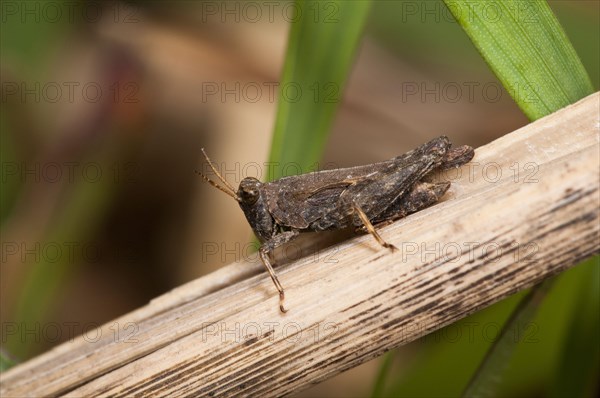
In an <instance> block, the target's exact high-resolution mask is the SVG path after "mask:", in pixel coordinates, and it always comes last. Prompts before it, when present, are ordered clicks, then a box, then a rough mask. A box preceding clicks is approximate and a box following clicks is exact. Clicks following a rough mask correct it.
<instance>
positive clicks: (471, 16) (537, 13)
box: [444, 0, 594, 120]
mask: <svg viewBox="0 0 600 398" xmlns="http://www.w3.org/2000/svg"><path fill="white" fill-rule="evenodd" d="M444 1H445V3H446V5H447V6H448V8H449V9H450V11H451V12H452V14H453V15H454V17H455V18H456V20H457V21H458V23H459V24H460V25H461V26H462V28H463V29H464V30H465V32H466V33H467V35H469V37H470V39H471V41H472V42H473V44H474V45H475V47H477V49H478V50H479V52H480V53H481V55H482V56H483V58H484V59H485V60H486V62H487V63H488V65H489V66H490V68H491V69H492V70H493V71H494V73H495V74H496V76H497V77H498V79H500V81H501V82H502V84H503V85H504V87H505V88H506V90H507V91H508V92H509V93H510V95H511V96H512V97H513V99H514V100H515V102H516V103H517V105H519V107H520V108H521V110H522V111H523V112H524V113H525V115H527V117H528V118H529V119H531V120H535V119H538V118H540V117H543V116H545V115H548V114H550V113H552V112H554V111H556V110H558V109H560V108H563V107H565V106H567V105H569V104H572V103H574V102H576V101H577V100H579V99H581V98H583V97H585V96H586V95H588V94H591V93H592V92H593V91H594V89H593V87H592V83H591V81H590V79H589V77H588V75H587V73H586V71H585V69H584V67H583V65H582V63H581V61H580V60H579V57H578V56H577V54H576V53H575V50H574V49H573V46H572V45H571V43H570V42H569V39H568V38H567V36H566V35H565V33H564V31H563V29H562V27H561V26H560V24H559V22H558V20H557V19H556V17H555V16H554V14H553V13H552V11H551V10H550V7H549V6H548V4H547V3H546V2H545V1H543V0H507V1H493V2H473V1H470V0H458V1H454V0H444Z"/></svg>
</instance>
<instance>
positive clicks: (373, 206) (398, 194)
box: [199, 136, 474, 312]
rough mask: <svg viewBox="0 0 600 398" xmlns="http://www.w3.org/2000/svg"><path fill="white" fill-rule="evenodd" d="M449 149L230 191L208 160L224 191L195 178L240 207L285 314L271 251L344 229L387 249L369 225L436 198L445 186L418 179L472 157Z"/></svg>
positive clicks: (441, 145) (252, 182) (446, 145)
mask: <svg viewBox="0 0 600 398" xmlns="http://www.w3.org/2000/svg"><path fill="white" fill-rule="evenodd" d="M450 146H451V143H450V140H449V139H448V137H444V136H442V137H438V138H436V139H434V140H432V141H430V142H428V143H426V144H424V145H421V146H420V147H418V148H417V149H415V150H412V151H410V152H408V153H406V154H404V155H400V156H398V157H395V158H393V159H390V160H387V161H385V162H380V163H374V164H369V165H365V166H357V167H350V168H345V169H335V170H325V171H317V172H314V173H308V174H301V175H297V176H290V177H284V178H281V179H279V180H275V181H271V182H268V183H262V182H260V181H259V180H257V179H255V178H251V177H248V178H244V179H243V180H242V182H241V183H240V186H239V188H238V189H237V191H236V190H234V188H233V187H232V186H231V185H230V184H229V183H227V182H226V181H225V180H224V179H223V178H222V177H221V175H220V174H219V173H218V172H217V170H216V169H215V168H214V167H213V166H212V163H211V167H212V169H213V171H214V172H215V173H216V174H217V176H219V178H220V179H221V180H222V181H223V183H224V184H225V186H226V187H227V188H224V187H221V186H219V185H218V184H216V183H215V182H213V181H212V180H210V179H208V177H206V176H204V175H202V174H201V173H199V174H201V175H202V177H203V178H204V179H205V180H206V181H208V182H209V183H210V184H212V185H213V186H215V187H217V188H218V189H220V190H222V191H223V192H225V193H227V194H228V195H230V196H232V197H233V198H234V199H235V200H237V201H238V203H239V204H240V207H241V208H242V211H243V212H244V214H245V215H246V219H247V220H248V223H250V226H251V227H252V230H253V231H254V233H255V234H256V236H257V237H258V239H259V240H260V242H261V244H262V245H261V247H260V249H259V252H260V256H261V259H262V261H263V263H264V265H265V267H266V268H267V270H268V271H269V275H270V276H271V279H272V280H273V283H274V284H275V286H276V287H277V290H278V291H279V297H280V309H281V311H282V312H286V310H285V308H284V306H283V301H284V297H285V295H284V290H283V287H282V286H281V283H279V280H278V279H277V276H276V275H275V272H274V271H273V267H272V266H271V259H270V254H271V252H272V251H273V250H274V249H275V248H277V247H278V246H281V245H282V244H284V243H286V242H289V241H290V240H292V239H294V238H295V237H296V236H298V234H299V233H300V232H307V231H325V230H330V229H341V228H347V227H351V226H353V227H355V228H357V229H358V230H362V231H367V232H369V233H370V234H372V235H373V236H374V237H375V239H376V240H377V242H379V243H380V244H381V245H382V246H384V247H387V248H389V249H391V250H394V249H395V247H394V246H393V245H391V244H389V243H387V242H386V241H384V240H383V239H382V238H381V236H379V234H378V232H377V231H376V229H375V228H374V227H373V224H383V223H390V222H392V221H395V220H398V219H400V218H402V217H405V216H407V215H408V214H411V213H414V212H416V211H419V210H421V209H424V208H426V207H428V206H431V205H432V204H434V203H436V202H437V201H438V200H439V199H440V198H441V197H442V196H443V195H444V193H445V192H446V191H447V190H448V188H449V187H450V183H449V182H441V183H431V182H426V181H425V178H426V177H427V176H428V175H430V174H431V173H432V172H433V171H434V170H438V169H448V168H453V167H459V166H461V165H463V164H465V163H467V162H469V161H470V160H471V159H472V158H473V155H474V151H473V148H471V147H469V146H466V145H465V146H462V147H459V148H453V149H450ZM204 155H205V156H206V154H204ZM206 158H207V160H208V161H209V163H210V160H209V159H208V157H206Z"/></svg>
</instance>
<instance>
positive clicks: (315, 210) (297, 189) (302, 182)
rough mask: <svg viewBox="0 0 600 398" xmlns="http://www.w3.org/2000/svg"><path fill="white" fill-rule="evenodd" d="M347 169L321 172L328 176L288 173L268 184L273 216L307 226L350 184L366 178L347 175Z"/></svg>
mask: <svg viewBox="0 0 600 398" xmlns="http://www.w3.org/2000/svg"><path fill="white" fill-rule="evenodd" d="M344 170H347V169H338V170H330V171H327V172H322V173H326V175H325V176H323V175H321V176H316V175H315V174H317V173H311V174H305V175H302V176H295V177H304V178H290V177H286V178H282V179H281V180H277V181H274V182H272V183H267V184H265V186H264V190H265V191H264V192H265V194H266V197H267V204H268V206H269V212H270V213H271V216H273V218H274V219H275V221H276V222H277V223H278V224H280V225H285V226H289V227H293V228H298V229H303V228H307V227H308V226H309V224H310V223H311V222H312V221H314V220H316V219H318V218H320V217H322V215H323V214H326V213H328V212H330V211H332V210H334V209H335V208H336V207H337V205H338V200H339V197H340V195H341V194H342V193H343V192H344V191H345V190H346V189H347V187H348V186H350V185H352V184H354V183H355V182H356V181H360V180H361V179H363V178H364V177H357V178H350V179H348V178H345V177H347V176H349V174H348V173H341V172H342V171H344ZM333 172H337V173H333ZM350 175H351V174H350ZM313 178H314V179H313Z"/></svg>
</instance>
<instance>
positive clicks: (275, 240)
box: [258, 230, 299, 313]
mask: <svg viewBox="0 0 600 398" xmlns="http://www.w3.org/2000/svg"><path fill="white" fill-rule="evenodd" d="M298 234H299V232H298V231H294V230H292V231H286V232H282V233H280V234H277V235H275V236H274V237H272V238H271V240H269V241H267V242H265V243H264V244H263V245H262V246H261V247H260V249H258V253H259V254H260V258H261V260H262V262H263V264H264V266H265V268H266V269H267V272H269V276H270V277H271V280H272V281H273V284H274V285H275V287H276V288H277V291H278V292H279V310H280V311H281V312H284V313H285V312H287V310H286V309H285V307H284V305H283V302H284V301H285V292H284V290H283V286H282V285H281V283H280V282H279V278H277V275H276V274H275V270H274V269H273V266H272V265H271V259H270V258H269V257H270V256H269V254H270V253H271V252H272V251H273V250H275V249H276V248H277V247H279V246H281V245H283V244H284V243H287V242H289V241H290V240H292V239H294V238H295V237H297V236H298Z"/></svg>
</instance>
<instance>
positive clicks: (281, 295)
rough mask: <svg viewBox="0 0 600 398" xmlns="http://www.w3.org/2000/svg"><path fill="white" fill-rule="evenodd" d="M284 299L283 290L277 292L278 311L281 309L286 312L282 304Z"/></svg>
mask: <svg viewBox="0 0 600 398" xmlns="http://www.w3.org/2000/svg"><path fill="white" fill-rule="evenodd" d="M284 301H285V295H284V294H283V292H279V311H281V312H282V313H284V314H285V313H286V312H287V311H288V310H286V309H285V307H284V306H283V302H284Z"/></svg>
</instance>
